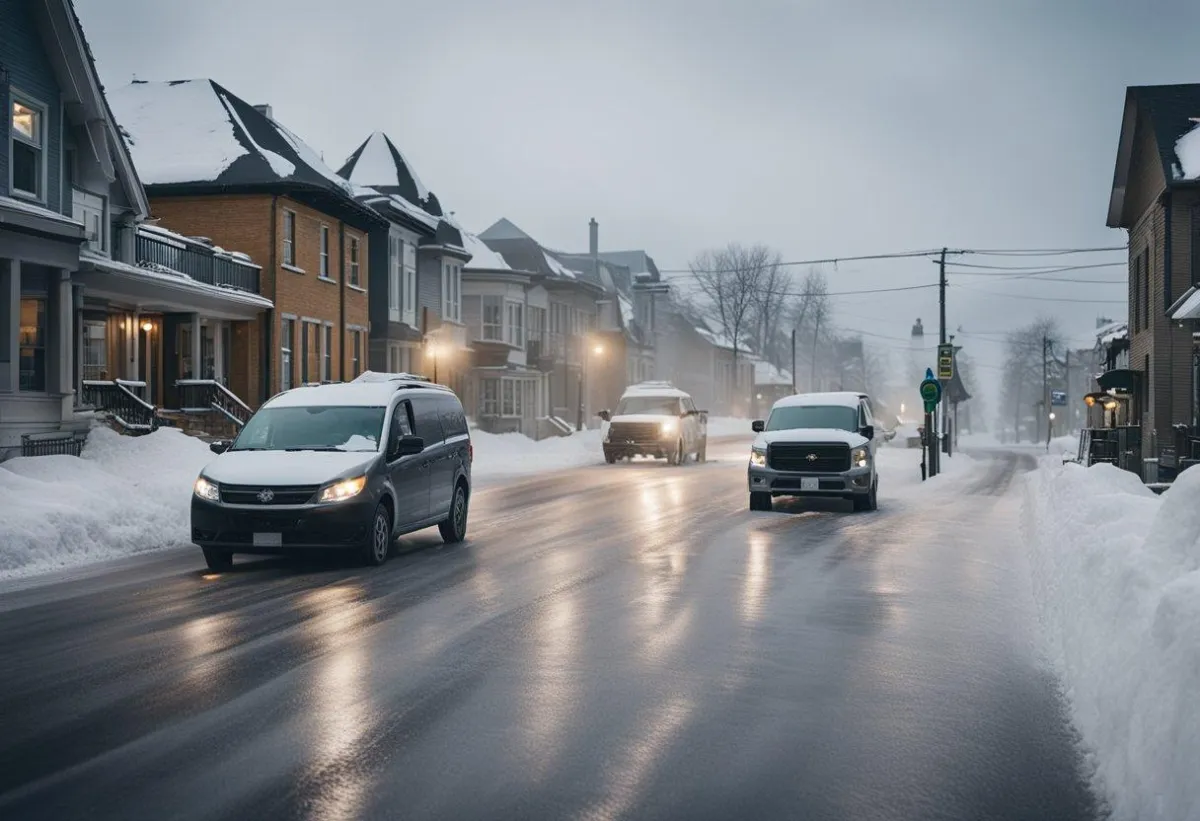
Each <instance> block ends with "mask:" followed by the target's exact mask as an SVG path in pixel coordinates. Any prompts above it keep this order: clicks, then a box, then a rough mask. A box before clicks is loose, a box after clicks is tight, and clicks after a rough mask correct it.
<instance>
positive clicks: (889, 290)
mask: <svg viewBox="0 0 1200 821" xmlns="http://www.w3.org/2000/svg"><path fill="white" fill-rule="evenodd" d="M660 273H661V272H660ZM936 287H938V284H937V283H936V282H930V283H928V284H926V285H902V286H899V287H896V288H865V289H862V290H858V291H829V292H822V293H809V292H807V291H776V290H772V289H761V290H759V289H755V293H756V294H770V295H771V296H782V297H789V296H790V297H814V296H815V297H823V296H853V295H855V294H891V293H896V292H897V291H920V290H924V289H926V288H936Z"/></svg>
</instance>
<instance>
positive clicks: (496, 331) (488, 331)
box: [479, 296, 504, 342]
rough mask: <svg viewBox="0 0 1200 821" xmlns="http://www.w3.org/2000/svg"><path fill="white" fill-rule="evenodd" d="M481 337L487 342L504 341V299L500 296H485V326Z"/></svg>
mask: <svg viewBox="0 0 1200 821" xmlns="http://www.w3.org/2000/svg"><path fill="white" fill-rule="evenodd" d="M480 330H481V334H480V337H479V338H480V339H482V340H484V341H485V342H503V341H504V300H503V299H501V298H500V297H498V296H485V297H483V327H482V328H481V329H480Z"/></svg>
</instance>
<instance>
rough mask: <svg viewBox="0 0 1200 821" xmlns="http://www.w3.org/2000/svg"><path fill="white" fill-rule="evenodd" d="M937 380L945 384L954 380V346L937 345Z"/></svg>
mask: <svg viewBox="0 0 1200 821" xmlns="http://www.w3.org/2000/svg"><path fill="white" fill-rule="evenodd" d="M937 366H938V372H937V378H938V379H940V380H942V381H943V382H947V381H949V380H951V379H953V378H954V346H953V345H938V361H937Z"/></svg>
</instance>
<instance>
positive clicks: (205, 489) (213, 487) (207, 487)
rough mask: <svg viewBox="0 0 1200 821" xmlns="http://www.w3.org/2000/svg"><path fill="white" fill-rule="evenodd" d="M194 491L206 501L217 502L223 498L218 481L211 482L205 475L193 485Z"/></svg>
mask: <svg viewBox="0 0 1200 821" xmlns="http://www.w3.org/2000/svg"><path fill="white" fill-rule="evenodd" d="M192 492H194V493H195V494H196V496H197V497H198V498H201V499H203V500H204V501H206V502H217V501H220V499H221V493H220V491H219V490H218V489H217V483H216V482H210V481H209V480H208V479H205V478H204V477H203V476H201V477H200V478H198V479H197V480H196V484H194V485H192Z"/></svg>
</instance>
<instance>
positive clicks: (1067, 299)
mask: <svg viewBox="0 0 1200 821" xmlns="http://www.w3.org/2000/svg"><path fill="white" fill-rule="evenodd" d="M954 287H956V288H963V289H964V290H967V291H974V292H976V293H980V294H990V295H991V296H1003V297H1008V298H1009V299H1030V300H1034V301H1036V302H1076V303H1080V304H1084V303H1088V304H1097V305H1125V304H1127V301H1126V300H1124V299H1073V298H1070V297H1053V296H1029V295H1028V294H1006V293H1004V292H1003V291H989V290H986V289H984V288H974V287H972V286H970V285H955V286H954Z"/></svg>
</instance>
